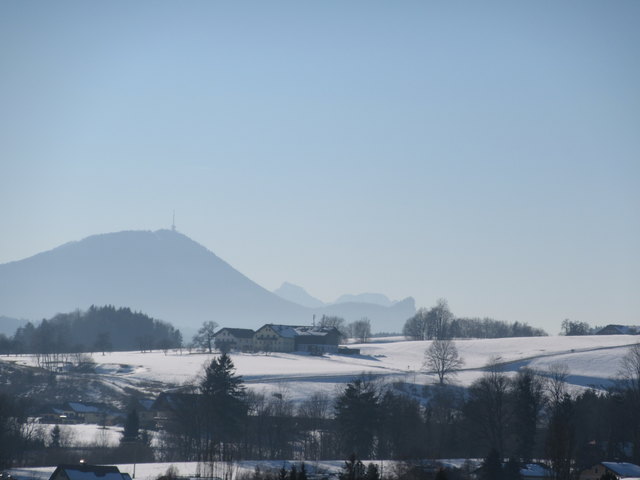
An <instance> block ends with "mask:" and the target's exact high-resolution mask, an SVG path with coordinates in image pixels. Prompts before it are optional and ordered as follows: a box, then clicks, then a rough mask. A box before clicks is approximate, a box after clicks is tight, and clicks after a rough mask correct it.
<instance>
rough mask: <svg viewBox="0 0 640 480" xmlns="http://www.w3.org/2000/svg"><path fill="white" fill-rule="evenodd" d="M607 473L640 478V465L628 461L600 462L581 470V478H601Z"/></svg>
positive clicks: (598, 479)
mask: <svg viewBox="0 0 640 480" xmlns="http://www.w3.org/2000/svg"><path fill="white" fill-rule="evenodd" d="M605 473H612V474H613V475H615V476H616V477H618V478H621V479H622V478H640V466H638V465H636V464H634V463H626V462H600V463H598V464H597V465H594V466H593V467H591V468H588V469H587V470H583V471H582V472H580V477H579V479H580V480H600V477H602V475H604V474H605Z"/></svg>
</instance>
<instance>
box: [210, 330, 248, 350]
mask: <svg viewBox="0 0 640 480" xmlns="http://www.w3.org/2000/svg"><path fill="white" fill-rule="evenodd" d="M255 333H256V332H254V331H253V330H251V329H250V328H226V327H225V328H222V329H220V330H218V331H217V332H216V333H215V334H214V335H213V338H214V343H215V346H216V348H217V349H219V350H224V349H225V348H228V350H237V351H240V352H251V351H253V349H254V345H253V336H254V335H255Z"/></svg>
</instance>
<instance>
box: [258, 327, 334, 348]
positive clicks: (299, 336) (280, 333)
mask: <svg viewBox="0 0 640 480" xmlns="http://www.w3.org/2000/svg"><path fill="white" fill-rule="evenodd" d="M339 343H340V332H339V331H338V329H337V328H335V327H315V326H313V327H312V326H300V325H276V324H273V323H268V324H266V325H264V326H262V327H260V328H259V329H258V330H257V331H256V333H255V335H254V336H253V346H254V349H255V350H258V351H263V352H308V353H314V354H322V353H336V352H337V351H338V344H339Z"/></svg>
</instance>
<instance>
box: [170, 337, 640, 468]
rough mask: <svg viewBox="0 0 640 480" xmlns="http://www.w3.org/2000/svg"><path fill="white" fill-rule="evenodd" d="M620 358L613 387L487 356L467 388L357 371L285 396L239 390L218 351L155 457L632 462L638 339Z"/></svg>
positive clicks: (637, 424) (562, 464)
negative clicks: (338, 382) (326, 388)
mask: <svg viewBox="0 0 640 480" xmlns="http://www.w3.org/2000/svg"><path fill="white" fill-rule="evenodd" d="M621 367H622V370H621V376H620V379H619V381H618V382H617V384H616V386H615V388H611V389H610V390H609V391H608V392H604V393H603V392H599V391H596V390H586V391H584V392H583V393H580V394H577V395H571V394H570V393H569V392H568V391H567V390H566V383H565V381H566V377H567V375H568V372H567V371H566V368H564V367H562V366H559V365H558V366H555V367H554V368H552V369H550V370H549V371H546V372H534V371H532V370H529V369H522V370H520V371H519V372H518V373H517V375H516V376H515V377H510V376H508V375H507V374H505V373H504V372H502V371H501V370H500V367H499V365H498V364H497V363H495V362H494V363H493V364H492V365H490V366H488V367H487V371H486V372H485V374H484V375H483V376H482V377H481V378H480V379H479V380H477V381H476V382H474V383H473V384H472V385H471V386H470V387H469V388H468V389H467V390H466V391H465V390H464V389H461V388H459V387H455V386H448V385H446V384H444V382H443V384H442V385H440V384H438V385H432V386H428V387H424V388H422V389H421V388H418V387H417V386H416V385H411V384H406V383H396V384H381V383H379V382H377V381H376V380H375V379H374V378H367V377H361V378H357V379H355V380H353V381H352V382H349V383H348V384H347V385H346V387H345V388H344V389H343V390H342V391H340V392H339V394H338V395H337V396H336V397H335V398H333V399H332V398H330V397H328V396H327V395H326V394H322V393H317V394H315V395H312V396H310V397H309V398H308V399H307V400H305V401H304V402H302V403H300V404H299V405H295V404H294V403H293V402H292V401H291V399H290V398H289V396H288V393H287V391H286V390H283V391H281V392H279V393H276V394H274V395H272V396H269V397H265V396H264V395H259V394H249V393H247V392H246V390H245V389H244V388H243V387H242V386H241V385H242V384H241V379H240V378H239V377H235V376H234V375H233V373H232V371H233V364H232V363H231V360H230V359H229V357H228V356H226V355H223V356H221V357H219V358H218V359H215V360H214V361H213V362H212V364H211V365H209V366H208V367H207V369H206V371H205V375H204V377H203V379H202V381H201V383H200V385H199V387H198V392H194V394H193V396H192V397H191V400H190V401H185V403H184V406H183V407H184V408H183V409H182V410H183V411H181V410H180V409H178V411H177V412H176V415H177V416H176V417H175V419H174V422H172V423H171V424H169V425H167V428H166V431H165V432H164V436H163V442H164V446H165V448H164V450H163V451H162V453H161V456H162V458H163V459H165V460H179V459H180V460H200V459H202V460H204V459H208V460H211V459H226V460H229V459H238V458H260V459H277V458H290V459H306V460H316V459H323V458H324V459H326V458H346V457H348V456H349V455H351V454H354V455H355V456H356V457H357V458H360V459H375V458H385V459H412V458H450V457H458V458H460V457H462V458H472V457H476V458H477V457H484V456H486V455H487V453H488V452H489V450H495V451H496V452H498V453H499V455H500V457H501V458H508V457H512V458H514V459H517V460H518V461H529V460H531V459H533V458H546V459H548V462H549V465H550V467H552V468H553V469H554V470H555V471H557V472H559V475H560V477H559V478H569V474H570V473H571V471H572V470H573V469H576V468H586V467H587V466H589V465H590V464H593V463H596V462H597V461H600V460H601V459H602V458H618V459H626V460H629V461H636V462H637V461H640V450H638V447H637V446H638V445H640V437H639V435H640V403H639V402H640V345H638V346H636V347H634V348H632V349H631V350H630V352H629V354H628V355H627V356H626V357H625V362H624V364H623V365H622V366H621ZM214 392H216V393H215V395H214ZM194 412H198V413H194ZM216 412H218V413H216ZM219 412H224V414H223V415H222V416H218V417H215V415H220V413H219ZM209 418H211V419H212V421H213V419H215V421H213V423H209V421H210V420H208V419H209ZM207 425H211V426H207ZM214 425H215V426H214ZM203 429H204V430H203ZM205 431H206V433H205ZM630 446H632V448H633V449H635V450H633V451H630V450H629V448H630ZM178 452H179V453H178Z"/></svg>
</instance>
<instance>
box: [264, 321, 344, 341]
mask: <svg viewBox="0 0 640 480" xmlns="http://www.w3.org/2000/svg"><path fill="white" fill-rule="evenodd" d="M265 327H270V328H271V329H272V330H273V331H274V332H276V333H277V334H278V335H280V336H281V337H283V338H296V337H302V336H305V337H306V336H314V337H324V336H327V335H329V334H337V335H339V334H340V332H339V331H338V329H337V328H336V327H311V326H308V325H278V324H274V323H267V324H266V325H263V326H262V327H260V329H259V330H262V329H263V328H265Z"/></svg>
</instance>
